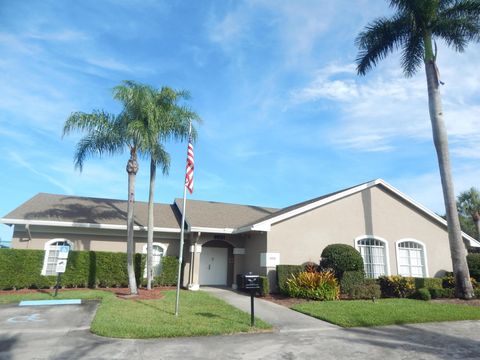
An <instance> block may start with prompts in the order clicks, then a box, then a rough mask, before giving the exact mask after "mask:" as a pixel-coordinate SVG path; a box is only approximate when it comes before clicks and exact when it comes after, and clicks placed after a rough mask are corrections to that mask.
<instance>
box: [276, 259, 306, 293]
mask: <svg viewBox="0 0 480 360" xmlns="http://www.w3.org/2000/svg"><path fill="white" fill-rule="evenodd" d="M302 271H303V266H302V265H277V286H278V289H279V290H280V292H281V293H283V294H287V279H289V278H290V277H291V276H292V275H296V274H298V273H299V272H302Z"/></svg>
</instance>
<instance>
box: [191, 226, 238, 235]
mask: <svg viewBox="0 0 480 360" xmlns="http://www.w3.org/2000/svg"><path fill="white" fill-rule="evenodd" d="M190 232H202V233H215V234H233V233H234V232H235V229H234V228H213V227H203V226H192V227H191V228H190Z"/></svg>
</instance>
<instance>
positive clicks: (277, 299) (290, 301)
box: [262, 294, 309, 308]
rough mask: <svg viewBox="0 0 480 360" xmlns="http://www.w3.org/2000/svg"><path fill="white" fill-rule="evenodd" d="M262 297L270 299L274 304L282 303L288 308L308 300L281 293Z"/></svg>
mask: <svg viewBox="0 0 480 360" xmlns="http://www.w3.org/2000/svg"><path fill="white" fill-rule="evenodd" d="M262 299H264V300H268V301H271V302H273V303H275V304H278V305H282V306H285V307H288V308H291V307H292V306H294V305H297V304H303V303H305V302H308V301H309V300H306V299H296V298H290V297H288V296H285V295H282V294H270V295H267V296H264V297H262Z"/></svg>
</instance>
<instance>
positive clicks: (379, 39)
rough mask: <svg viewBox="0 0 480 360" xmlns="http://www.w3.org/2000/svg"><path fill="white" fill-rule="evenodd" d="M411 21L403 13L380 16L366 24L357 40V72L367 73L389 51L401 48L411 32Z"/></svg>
mask: <svg viewBox="0 0 480 360" xmlns="http://www.w3.org/2000/svg"><path fill="white" fill-rule="evenodd" d="M409 25H410V21H409V18H408V17H405V16H403V15H400V16H396V17H394V18H392V19H387V18H380V19H377V20H375V21H373V22H372V23H370V24H369V25H367V26H366V29H365V31H362V32H361V33H360V34H359V35H358V37H357V38H356V40H355V44H356V45H357V47H358V48H359V53H358V56H357V59H356V63H357V72H358V74H360V75H365V74H366V73H367V71H369V70H370V69H372V68H373V67H374V66H376V65H377V63H378V62H379V61H380V60H382V59H384V58H385V57H386V56H387V55H388V54H389V53H391V52H393V51H394V50H396V49H398V48H400V47H401V46H402V44H403V43H404V41H405V38H406V37H407V36H408V34H409V31H408V30H409Z"/></svg>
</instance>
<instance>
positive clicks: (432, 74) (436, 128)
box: [356, 0, 480, 299]
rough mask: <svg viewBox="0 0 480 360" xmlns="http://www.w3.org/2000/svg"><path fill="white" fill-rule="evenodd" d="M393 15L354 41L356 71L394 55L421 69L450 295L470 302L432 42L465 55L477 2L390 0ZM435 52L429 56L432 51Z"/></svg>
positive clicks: (478, 15) (409, 69)
mask: <svg viewBox="0 0 480 360" xmlns="http://www.w3.org/2000/svg"><path fill="white" fill-rule="evenodd" d="M390 6H391V7H392V8H394V9H395V10H396V13H395V14H394V15H393V16H392V17H391V18H379V19H376V20H374V21H373V22H372V23H370V24H369V25H367V26H366V28H365V29H364V31H362V32H361V33H360V34H359V35H358V37H357V39H356V44H357V46H358V48H359V54H358V57H357V65H358V66H357V71H358V74H359V75H365V74H366V72H367V71H369V70H370V69H372V68H373V67H374V66H375V65H376V64H377V62H378V61H380V60H382V59H383V58H385V57H386V56H387V55H388V54H389V53H391V52H393V51H394V50H397V49H400V50H401V52H402V58H401V61H402V67H403V70H404V73H405V75H406V76H412V75H413V74H414V73H415V72H416V71H417V69H418V68H419V67H420V66H421V64H422V62H423V64H424V67H425V73H426V78H427V88H428V104H429V112H430V120H431V123H432V132H433V141H434V144H435V149H436V152H437V158H438V164H439V169H440V178H441V182H442V190H443V197H444V202H445V208H446V213H447V223H448V237H449V242H450V251H451V256H452V264H453V271H454V274H455V279H456V290H455V292H456V295H457V296H458V297H461V298H465V299H471V298H472V297H473V288H472V284H471V282H470V274H469V271H468V267H467V262H466V251H465V246H464V244H463V241H462V234H461V230H460V224H459V220H458V213H457V208H456V201H455V192H454V188H453V181H452V176H451V166H450V158H449V151H448V139H447V132H446V128H445V123H444V120H443V111H442V102H441V97H440V89H439V85H440V80H439V72H438V68H437V65H436V55H437V54H436V53H437V47H436V43H435V39H442V40H443V41H444V42H445V43H446V44H447V45H448V46H450V47H453V48H454V49H455V50H456V51H459V52H462V51H464V50H465V48H466V46H467V44H468V42H469V41H478V39H479V35H480V21H479V19H480V2H479V1H478V0H390ZM434 49H435V51H434Z"/></svg>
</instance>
